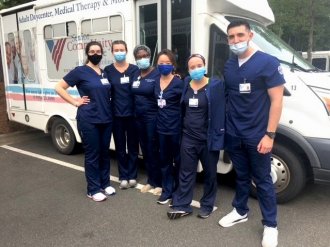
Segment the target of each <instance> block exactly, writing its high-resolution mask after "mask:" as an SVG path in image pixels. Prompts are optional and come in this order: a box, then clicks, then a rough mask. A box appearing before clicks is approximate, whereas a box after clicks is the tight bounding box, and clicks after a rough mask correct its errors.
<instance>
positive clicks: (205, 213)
mask: <svg viewBox="0 0 330 247" xmlns="http://www.w3.org/2000/svg"><path fill="white" fill-rule="evenodd" d="M211 213H212V212H208V211H203V210H201V211H199V213H198V215H197V217H199V218H201V219H207V218H208V217H209V216H210V214H211Z"/></svg>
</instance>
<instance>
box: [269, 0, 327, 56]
mask: <svg viewBox="0 0 330 247" xmlns="http://www.w3.org/2000/svg"><path fill="white" fill-rule="evenodd" d="M269 4H270V6H271V8H272V9H273V12H274V15H275V20H276V22H275V24H273V25H271V26H270V28H271V29H272V30H273V31H274V32H275V33H277V34H278V35H279V36H280V37H281V38H282V39H283V40H285V41H286V42H287V43H289V44H290V45H291V46H292V47H293V48H294V49H295V50H297V51H306V50H307V51H309V52H311V51H315V50H330V41H329V33H330V15H329V13H330V1H329V0H290V1H287V0H269Z"/></svg>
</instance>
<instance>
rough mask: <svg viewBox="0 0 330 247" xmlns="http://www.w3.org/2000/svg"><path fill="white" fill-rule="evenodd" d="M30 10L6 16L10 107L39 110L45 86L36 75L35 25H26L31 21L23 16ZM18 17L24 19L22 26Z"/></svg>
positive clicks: (5, 35)
mask: <svg viewBox="0 0 330 247" xmlns="http://www.w3.org/2000/svg"><path fill="white" fill-rule="evenodd" d="M31 11H33V10H29V11H24V12H20V13H15V14H11V15H7V16H4V17H3V22H4V30H3V32H4V39H5V46H6V57H7V69H8V78H7V80H6V81H7V82H6V83H7V87H6V93H7V97H8V102H9V109H13V110H15V109H19V110H29V111H38V112H40V111H43V90H42V87H41V86H40V81H39V80H38V79H37V78H38V69H37V67H36V49H35V28H34V27H33V26H32V25H30V26H27V23H26V22H28V21H27V19H24V17H25V18H26V16H30V13H29V12H31ZM27 12H28V13H27ZM18 21H20V22H23V23H24V25H23V27H22V29H20V25H17V22H18ZM6 23H7V24H8V23H10V24H9V25H6ZM13 23H16V25H13ZM7 47H8V49H7ZM9 47H10V48H11V49H9Z"/></svg>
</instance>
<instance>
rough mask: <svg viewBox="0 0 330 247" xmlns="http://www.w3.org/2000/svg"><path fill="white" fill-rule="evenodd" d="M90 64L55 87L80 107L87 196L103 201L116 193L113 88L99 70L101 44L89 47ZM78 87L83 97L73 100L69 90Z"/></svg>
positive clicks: (74, 70) (101, 52) (79, 123)
mask: <svg viewBox="0 0 330 247" xmlns="http://www.w3.org/2000/svg"><path fill="white" fill-rule="evenodd" d="M85 52H86V56H87V62H86V64H85V65H83V66H79V67H76V68H75V69H73V70H72V71H70V72H69V73H68V74H67V75H66V76H64V78H63V79H62V80H61V81H60V82H58V83H57V84H56V87H55V89H56V92H57V93H58V94H59V95H60V96H61V97H62V98H63V99H64V100H65V101H67V102H68V103H70V104H72V105H74V106H75V107H77V108H78V110H77V117H76V118H77V126H78V130H79V134H80V136H81V138H82V141H83V145H84V149H85V175H86V180H87V196H88V197H89V198H91V199H92V200H94V201H104V200H105V199H106V198H107V195H113V194H115V192H116V191H115V189H114V188H113V187H112V186H110V180H109V175H110V157H109V145H110V138H111V126H112V113H111V101H110V99H111V85H110V83H109V81H108V79H107V78H106V76H105V74H104V73H103V71H102V69H101V68H100V67H99V63H100V61H101V59H102V54H103V48H102V45H101V44H100V43H99V42H96V41H92V42H89V43H88V44H87V45H86V49H85ZM74 86H76V87H77V89H78V92H79V95H80V97H81V98H72V97H71V96H70V94H69V93H68V92H67V91H66V90H67V89H68V88H69V87H74Z"/></svg>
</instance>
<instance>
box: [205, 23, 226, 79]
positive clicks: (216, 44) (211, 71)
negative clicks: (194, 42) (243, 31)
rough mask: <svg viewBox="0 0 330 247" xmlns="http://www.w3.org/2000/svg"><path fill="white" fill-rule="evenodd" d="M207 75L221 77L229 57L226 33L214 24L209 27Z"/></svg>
mask: <svg viewBox="0 0 330 247" xmlns="http://www.w3.org/2000/svg"><path fill="white" fill-rule="evenodd" d="M209 47H210V48H209V61H208V75H209V76H214V77H218V78H220V79H223V70H224V66H225V63H226V61H227V60H228V58H229V54H230V51H229V46H228V42H227V35H226V34H225V33H223V32H222V31H221V30H220V29H219V28H218V27H217V26H216V25H214V24H212V25H211V27H210V45H209Z"/></svg>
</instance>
